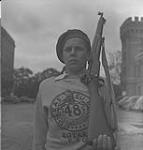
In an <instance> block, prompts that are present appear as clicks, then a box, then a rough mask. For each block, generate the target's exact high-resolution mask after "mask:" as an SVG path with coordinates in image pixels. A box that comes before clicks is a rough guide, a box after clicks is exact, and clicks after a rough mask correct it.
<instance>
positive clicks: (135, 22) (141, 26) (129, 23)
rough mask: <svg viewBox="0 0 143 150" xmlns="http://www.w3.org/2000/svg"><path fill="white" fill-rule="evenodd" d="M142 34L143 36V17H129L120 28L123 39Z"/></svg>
mask: <svg viewBox="0 0 143 150" xmlns="http://www.w3.org/2000/svg"><path fill="white" fill-rule="evenodd" d="M140 33H141V34H143V17H134V18H132V17H129V18H128V19H126V20H125V21H124V22H123V24H122V25H121V27H120V36H121V38H123V37H126V36H127V37H129V36H132V34H133V35H135V34H140Z"/></svg>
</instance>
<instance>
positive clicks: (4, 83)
mask: <svg viewBox="0 0 143 150" xmlns="http://www.w3.org/2000/svg"><path fill="white" fill-rule="evenodd" d="M14 49H15V42H14V40H13V38H12V37H11V36H10V35H9V33H8V32H7V31H6V30H5V29H4V28H3V27H1V92H2V93H1V94H2V96H5V95H9V94H10V92H11V89H12V82H13V68H14Z"/></svg>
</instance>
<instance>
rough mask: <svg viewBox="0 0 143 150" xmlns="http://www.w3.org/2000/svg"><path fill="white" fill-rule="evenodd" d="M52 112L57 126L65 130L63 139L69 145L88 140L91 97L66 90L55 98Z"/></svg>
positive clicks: (51, 108) (51, 106)
mask: <svg viewBox="0 0 143 150" xmlns="http://www.w3.org/2000/svg"><path fill="white" fill-rule="evenodd" d="M50 111H51V116H52V117H53V119H54V120H55V122H56V124H57V126H58V127H60V128H61V129H62V130H63V129H64V130H63V133H62V137H63V138H65V139H68V142H69V143H71V142H74V141H79V140H85V139H86V138H87V127H88V115H89V96H87V95H85V94H83V93H80V92H77V91H71V90H66V91H65V92H63V93H61V94H59V95H57V96H56V97H55V98H54V100H53V101H52V103H51V105H50Z"/></svg>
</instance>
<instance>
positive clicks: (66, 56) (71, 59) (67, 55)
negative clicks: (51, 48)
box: [63, 38, 89, 71]
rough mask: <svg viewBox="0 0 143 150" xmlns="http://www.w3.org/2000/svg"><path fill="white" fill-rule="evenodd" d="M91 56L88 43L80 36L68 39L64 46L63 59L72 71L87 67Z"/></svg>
mask: <svg viewBox="0 0 143 150" xmlns="http://www.w3.org/2000/svg"><path fill="white" fill-rule="evenodd" d="M88 58H89V50H88V49H87V46H86V43H85V41H84V40H82V39H80V38H71V39H68V40H67V41H66V42H65V44H64V47H63V61H64V63H65V65H66V68H68V69H69V70H71V71H81V70H82V69H85V66H86V62H87V60H88Z"/></svg>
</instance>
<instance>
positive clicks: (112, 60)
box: [109, 51, 122, 85]
mask: <svg viewBox="0 0 143 150" xmlns="http://www.w3.org/2000/svg"><path fill="white" fill-rule="evenodd" d="M121 63H122V57H121V51H116V52H113V53H109V71H110V75H111V80H112V82H113V83H114V84H117V85H119V84H120V75H121Z"/></svg>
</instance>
